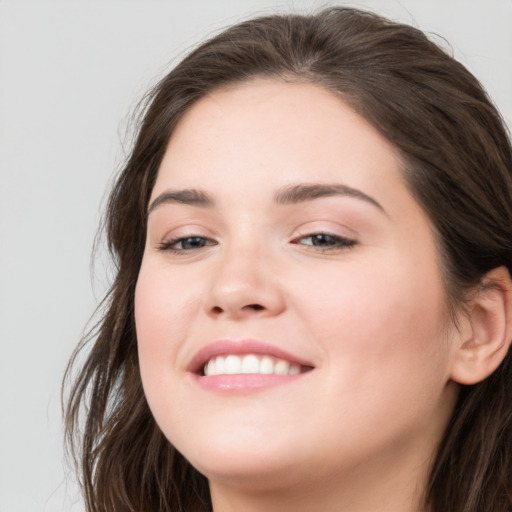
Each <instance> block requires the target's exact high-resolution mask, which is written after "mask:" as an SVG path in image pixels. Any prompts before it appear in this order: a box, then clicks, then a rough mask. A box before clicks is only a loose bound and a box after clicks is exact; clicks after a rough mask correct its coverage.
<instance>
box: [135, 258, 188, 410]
mask: <svg viewBox="0 0 512 512" xmlns="http://www.w3.org/2000/svg"><path fill="white" fill-rule="evenodd" d="M150 263H151V262H150ZM167 274H168V271H167V270H166V269H165V268H154V266H152V265H151V264H147V263H144V262H143V265H142V267H141V270H140V273H139V277H138V280H137V286H136V290H135V326H136V333H137V346H138V352H139V362H140V371H141V376H142V383H143V386H144V389H145V391H146V395H147V396H148V399H149V400H150V402H151V398H152V397H153V396H154V395H155V394H156V393H159V389H160V388H163V387H165V385H166V383H165V381H166V380H167V379H169V378H171V377H172V375H173V374H174V373H175V372H176V371H177V369H178V365H179V361H178V357H177V356H178V354H179V349H180V346H181V345H182V340H183V339H184V338H185V337H186V334H187V331H188V328H189V326H190V322H191V320H190V319H189V315H190V311H191V308H192V307H196V306H195V304H194V302H197V300H196V301H194V298H193V294H190V293H188V294H184V293H183V290H187V287H183V286H182V284H181V283H179V282H176V278H174V279H170V277H169V276H168V275H167Z"/></svg>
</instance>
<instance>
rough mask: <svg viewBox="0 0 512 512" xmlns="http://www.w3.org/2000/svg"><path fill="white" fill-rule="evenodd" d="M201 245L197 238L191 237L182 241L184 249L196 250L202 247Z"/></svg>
mask: <svg viewBox="0 0 512 512" xmlns="http://www.w3.org/2000/svg"><path fill="white" fill-rule="evenodd" d="M203 245H204V243H203V239H202V238H201V237H199V236H193V237H191V238H187V239H186V240H184V241H183V246H184V248H185V249H197V248H198V247H203Z"/></svg>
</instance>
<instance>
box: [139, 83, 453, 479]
mask: <svg viewBox="0 0 512 512" xmlns="http://www.w3.org/2000/svg"><path fill="white" fill-rule="evenodd" d="M399 166H400V162H399V158H398V156H397V154H396V152H395V150H394V149H393V147H392V146H391V145H390V144H389V143H388V142H387V141H386V140H385V139H384V138H383V137H382V136H381V135H380V134H379V133H378V132H377V131H376V130H375V129H374V128H373V127H372V126H370V125H369V124H368V123H367V122H366V121H365V120H364V119H363V118H361V117H360V116H359V115H358V114H356V113H355V112H354V111H353V110H352V109H351V108H349V107H348V106H347V105H346V104H344V103H343V102H342V101H341V100H340V99H339V98H338V97H336V96H335V95H333V94H332V93H330V92H328V91H326V90H324V89H322V88H320V87H319V86H314V85H310V84H300V83H295V84H294V83H283V82H279V81H272V80H263V79H261V80H255V81H253V82H250V83H247V84H243V85H239V86H236V87H233V88H229V89H225V90H219V91H216V92H213V93H212V94H210V95H209V96H207V97H205V98H203V99H202V100H200V101H199V102H198V103H197V104H195V105H194V106H193V107H192V108H191V109H190V110H189V111H188V112H187V114H186V115H185V116H184V118H183V119H182V120H181V121H180V123H179V125H178V126H177V128H176V130H175V132H174V133H173V135H172V138H171V140H170V142H169V145H168V148H167V151H166V153H165V156H164V159H163V162H162V164H161V167H160V170H159V173H158V177H157V180H156V184H155V186H154V190H153V192H152V196H151V200H150V207H149V217H148V234H147V242H146V247H145V253H144V257H143V262H142V266H141V269H140V275H139V279H138V283H137V289H136V297H135V317H136V326H137V337H138V344H139V345H138V346H139V356H140V367H141V374H142V381H143V385H144V390H145V393H146V395H147V399H148V402H149V405H150V407H151V410H152V412H153V414H154V417H155V419H156V421H157V423H158V425H159V426H160V428H161V429H162V431H163V432H164V434H165V435H166V437H167V438H168V439H169V440H170V441H171V442H172V443H173V445H174V446H176V447H177V449H178V450H179V451H181V452H182V453H183V454H184V455H185V457H186V458H187V459H188V460H189V461H190V462H191V463H192V464H193V465H194V466H195V467H196V468H198V469H199V470H200V471H201V472H203V473H204V474H205V475H206V476H207V477H208V478H209V479H210V481H211V482H213V483H214V484H215V482H218V483H219V485H220V483H222V482H224V483H226V482H228V483H229V482H239V483H240V482H252V483H254V485H267V484H268V485H271V484H272V485H273V483H274V484H275V482H276V481H279V482H285V483H286V484H289V485H295V484H296V485H299V484H300V485H302V484H304V482H306V480H309V481H312V480H314V479H318V480H320V479H322V481H325V479H326V477H327V476H328V477H329V480H336V479H341V478H344V477H346V476H347V475H353V474H354V471H355V468H358V469H357V471H360V470H361V471H363V472H364V473H365V474H366V476H368V475H369V474H370V473H371V472H372V471H375V472H379V471H381V472H382V470H383V468H386V471H388V472H389V471H390V468H393V469H392V471H395V470H397V471H399V470H403V472H404V474H405V473H406V472H407V471H409V470H410V468H411V467H418V466H421V465H422V464H425V462H426V461H427V460H428V458H429V457H430V456H431V454H432V451H433V449H434V446H435V444H436V443H437V442H438V440H439V437H440V436H441V433H442V431H443V429H444V428H445V425H446V422H447V420H448V418H449V416H450V414H451V411H452V407H453V403H454V398H455V394H456V393H455V389H454V385H453V384H452V383H451V382H450V379H449V375H450V365H451V362H452V358H453V353H452V352H453V349H452V348H451V347H452V345H453V343H452V338H453V337H454V336H456V332H455V329H453V328H451V327H450V325H449V323H448V321H447V317H448V313H447V306H446V296H445V292H444V287H443V283H442V280H441V275H440V268H439V258H438V254H437V252H436V246H435V240H434V237H433V233H432V230H431V228H430V226H429V222H428V219H427V217H426V215H425V213H424V212H423V211H422V210H421V208H420V207H419V206H418V204H417V203H416V202H415V200H414V199H413V198H412V196H411V194H410V193H409V191H408V190H407V188H406V186H405V185H404V182H403V180H402V176H401V174H400V168H399ZM361 468H363V469H361ZM357 471H356V473H357Z"/></svg>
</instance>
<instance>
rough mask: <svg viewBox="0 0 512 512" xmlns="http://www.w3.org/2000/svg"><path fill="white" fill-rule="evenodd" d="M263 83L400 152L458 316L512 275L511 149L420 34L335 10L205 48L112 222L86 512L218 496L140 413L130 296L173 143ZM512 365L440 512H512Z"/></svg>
mask: <svg viewBox="0 0 512 512" xmlns="http://www.w3.org/2000/svg"><path fill="white" fill-rule="evenodd" d="M256 76H266V77H275V78H276V79H281V80H291V81H294V80H295V81H306V82H311V83H316V84H320V85H322V86H324V87H325V88H327V89H329V90H331V91H333V92H334V93H335V94H338V95H339V96H340V97H341V98H342V99H343V100H344V101H345V102H347V103H348V104H350V105H351V106H352V107H353V108H354V109H356V111H357V112H359V113H360V114H361V115H362V116H363V117H364V118H366V119H367V120H368V121H369V122H371V123H372V124H373V126H375V127H376V128H377V129H378V130H379V131H380V133H381V134H383V135H384V136H385V137H386V138H387V139H388V140H389V141H390V142H391V143H392V144H394V145H395V147H396V148H397V149H398V151H399V153H400V155H401V159H402V162H403V174H404V178H405V181H406V183H407V185H408V187H409V189H410V191H411V193H412V194H413V195H414V196H415V198H416V199H417V201H418V202H419V203H420V205H421V206H422V207H423V208H424V210H425V212H426V213H427V215H428V216H429V218H430V220H431V222H432V225H433V227H434V230H435V232H436V235H437V241H438V245H439V249H440V253H441V255H442V261H443V272H444V278H445V283H446V289H447V296H448V297H449V299H450V304H451V305H452V307H455V308H456V307H458V306H460V305H461V304H463V302H464V298H465V296H466V292H467V291H468V290H469V289H471V288H472V287H474V286H475V285H476V284H477V283H478V282H479V281H480V280H481V279H482V276H483V275H484V274H485V273H486V272H488V271H489V270H491V269H493V268H495V267H497V266H500V265H505V266H506V267H507V268H508V269H509V271H510V270H512V150H511V147H510V140H509V136H508V134H507V131H506V129H505V128H504V123H503V121H502V119H501V118H500V115H499V113H498V112H497V110H496V109H495V108H494V106H493V105H492V103H491V101H490V100H489V98H488V97H487V95H486V93H485V92H484V90H483V89H482V87H481V86H480V84H479V83H478V81H477V80H476V79H475V78H474V77H473V76H472V75H471V74H470V73H469V72H468V71H467V70H466V69H465V68H464V67H463V66H462V65H461V64H460V63H458V62H457V61H455V60H454V59H453V58H452V57H451V56H450V55H449V54H448V53H446V52H445V51H444V50H442V49H440V48H439V47H438V46H437V45H435V44H434V43H433V42H431V41H430V40H429V39H428V38H427V37H426V36H425V35H424V34H423V33H422V32H421V31H419V30H417V29H415V28H412V27H410V26H407V25H402V24H398V23H394V22H391V21H389V20H386V19H384V18H381V17H379V16H377V15H375V14H372V13H368V12H364V11H359V10H355V9H351V8H330V9H327V10H324V11H321V12H319V13H318V14H316V15H311V16H299V15H285V16H268V17H262V18H258V19H253V20H250V21H246V22H243V23H240V24H238V25H236V26H233V27H231V28H229V29H228V30H225V31H224V32H222V33H220V34H219V35H217V36H215V37H213V38H212V39H211V40H209V41H207V42H205V43H204V44H202V45H201V46H199V47H198V48H197V49H196V50H194V51H193V52H192V53H191V54H190V55H189V56H188V57H186V58H185V59H184V60H183V61H182V62H181V63H180V64H179V65H178V66H177V67H176V68H174V69H173V70H172V71H171V72H170V73H169V74H168V75H167V76H166V77H165V78H164V79H163V80H161V82H160V83H159V84H158V85H157V86H156V87H155V88H154V90H153V91H152V92H151V93H150V94H149V95H148V97H147V102H146V105H147V106H146V108H145V110H144V113H143V116H142V118H141V121H140V125H139V127H138V136H137V138H136V140H135V143H134V147H133V151H132V153H131V156H130V157H129V159H128V160H127V162H126V165H125V167H124V169H123V171H122V172H121V174H120V176H119V178H118V180H117V182H116V184H115V186H114V188H113V191H112V193H111V196H110V200H109V203H108V207H107V211H106V223H105V228H106V235H107V240H108V246H109V248H110V251H111V253H112V257H113V259H114V261H115V264H116V276H115V279H114V282H113V284H112V287H111V289H110V291H109V293H108V296H107V298H106V299H105V301H104V307H103V316H102V318H101V320H100V322H99V323H98V325H97V327H96V328H95V329H93V330H92V332H91V333H90V334H89V335H88V336H87V337H86V339H84V340H82V343H81V344H80V346H79V347H78V349H77V350H76V351H75V354H74V356H73V358H72V360H71V362H70V366H69V367H68V378H69V377H70V375H71V374H72V373H73V371H72V370H73V368H75V367H76V366H77V361H78V360H79V359H81V357H80V358H79V354H81V353H82V351H84V349H85V348H87V356H86V359H85V362H84V363H83V364H82V365H81V366H80V369H79V372H78V374H77V376H76V378H75V379H74V382H73V383H72V387H71V389H70V391H69V397H68V404H67V410H66V427H67V430H66V432H67V439H68V442H69V443H70V446H72V447H74V449H75V451H74V454H75V456H76V460H77V461H79V465H80V468H79V469H80V472H81V477H82V484H83V490H84V495H85V501H86V506H87V510H88V512H100V511H101V512H107V511H109V512H121V511H137V512H141V511H149V510H151V511H152V512H156V511H161V512H163V511H173V512H177V511H186V512H194V511H200V510H203V511H204V510H207V509H208V508H209V507H210V504H209V503H210V502H209V494H208V486H207V481H206V479H205V477H204V476H202V475H201V474H199V473H198V472H197V471H196V470H195V469H194V468H192V467H191V466H190V464H189V463H188V462H187V461H186V460H185V459H184V458H183V457H182V456H181V454H179V453H178V452H177V451H176V450H175V449H174V448H173V446H172V445H171V444H170V443H169V442H168V441H167V440H166V439H165V438H164V436H163V434H162V433H161V431H160V430H159V428H158V426H157V425H156V423H155V421H154V419H153V418H152V415H151V413H150V411H149V408H148V405H147V403H146V400H145V398H144V393H143V390H142V385H141V378H140V374H139V365H138V359H137V340H136V334H135V325H134V290H135V284H136V281H137V276H138V272H139V268H140V264H141V259H142V254H143V248H144V242H145V235H146V210H147V205H148V200H149V196H150V194H151V190H152V187H153V184H154V182H155V178H156V174H157V172H158V168H159V165H160V162H161V160H162V156H163V154H164V151H165V149H166V145H167V142H168V140H169V138H170V137H171V136H172V133H173V129H174V128H175V126H176V124H177V123H178V122H179V120H180V118H181V117H182V116H183V114H184V112H185V111H186V110H187V109H188V108H190V106H191V105H192V104H194V103H195V102H196V101H197V100H198V99H200V98H201V97H203V96H205V95H206V94H207V93H208V92H210V91H212V90H213V89H216V88H219V87H222V86H224V85H228V84H233V83H237V82H243V81H247V80H249V79H251V78H254V77H256ZM511 480H512V360H511V356H510V354H509V355H508V356H507V357H506V359H505V361H504V362H503V363H502V365H501V366H500V367H499V368H498V370H497V371H496V372H495V373H494V374H493V375H491V376H490V377H489V378H487V379H486V380H485V381H483V382H481V383H479V384H476V385H474V386H468V387H463V389H462V391H461V393H460V398H459V401H458V403H457V406H456V408H455V411H454V415H453V419H452V421H451V423H450V425H449V427H448V429H447V431H446V434H445V437H444V439H443V440H442V442H441V445H440V447H439V450H438V453H437V457H436V459H435V460H434V462H433V464H432V469H431V474H430V480H429V483H428V488H427V489H426V493H425V502H426V505H427V506H429V507H430V508H431V509H432V510H433V511H435V512H445V511H450V512H491V511H492V512H498V511H499V512H504V511H510V510H512V481H511Z"/></svg>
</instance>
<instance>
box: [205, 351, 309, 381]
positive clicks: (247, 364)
mask: <svg viewBox="0 0 512 512" xmlns="http://www.w3.org/2000/svg"><path fill="white" fill-rule="evenodd" d="M306 370H307V368H306V367H303V366H301V365H300V364H295V363H290V362H289V361H286V360H285V359H279V358H276V357H271V356H261V355H256V354H245V355H242V354H238V355H235V354H229V355H225V356H223V355H222V356H217V357H213V358H211V359H210V360H209V361H208V362H207V363H206V364H205V365H204V368H203V375H205V376H206V377H212V376H215V375H238V374H240V375H241V374H254V375H298V374H299V373H303V372H305V371H306Z"/></svg>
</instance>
